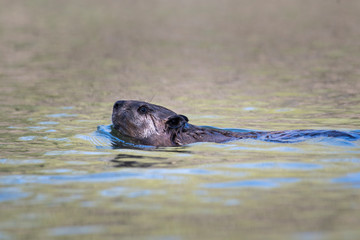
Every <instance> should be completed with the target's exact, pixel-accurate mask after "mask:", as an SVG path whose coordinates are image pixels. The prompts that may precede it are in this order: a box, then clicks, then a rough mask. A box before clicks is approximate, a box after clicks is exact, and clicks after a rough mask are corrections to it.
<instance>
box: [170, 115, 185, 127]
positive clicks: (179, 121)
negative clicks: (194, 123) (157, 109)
mask: <svg viewBox="0 0 360 240" xmlns="http://www.w3.org/2000/svg"><path fill="white" fill-rule="evenodd" d="M187 121H188V118H187V117H185V116H183V115H174V116H171V117H169V118H168V120H167V121H166V125H168V127H169V128H178V127H180V126H182V125H183V124H184V122H187Z"/></svg>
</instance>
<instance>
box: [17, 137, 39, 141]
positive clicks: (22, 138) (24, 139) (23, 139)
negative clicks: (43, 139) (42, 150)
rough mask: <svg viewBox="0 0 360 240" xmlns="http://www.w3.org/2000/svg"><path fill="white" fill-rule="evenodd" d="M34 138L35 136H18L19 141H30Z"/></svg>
mask: <svg viewBox="0 0 360 240" xmlns="http://www.w3.org/2000/svg"><path fill="white" fill-rule="evenodd" d="M35 138H37V137H36V136H24V137H19V140H21V141H32V140H34V139H35Z"/></svg>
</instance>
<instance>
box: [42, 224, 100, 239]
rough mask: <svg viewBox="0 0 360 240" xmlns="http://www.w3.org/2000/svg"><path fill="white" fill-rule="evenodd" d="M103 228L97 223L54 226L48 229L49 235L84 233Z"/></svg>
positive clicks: (94, 231)
mask: <svg viewBox="0 0 360 240" xmlns="http://www.w3.org/2000/svg"><path fill="white" fill-rule="evenodd" d="M103 231H104V228H103V227H102V226H99V225H88V226H72V227H68V226H66V227H56V228H51V229H49V235H51V236H67V235H84V234H94V233H100V232H103Z"/></svg>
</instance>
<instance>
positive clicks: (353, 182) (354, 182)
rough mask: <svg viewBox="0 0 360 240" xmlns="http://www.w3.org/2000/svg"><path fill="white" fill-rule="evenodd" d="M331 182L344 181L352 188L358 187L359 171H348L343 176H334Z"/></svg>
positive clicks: (359, 183) (359, 185)
mask: <svg viewBox="0 0 360 240" xmlns="http://www.w3.org/2000/svg"><path fill="white" fill-rule="evenodd" d="M332 182H335V183H346V184H349V185H350V186H351V187H353V188H360V172H357V173H350V174H347V175H346V176H344V177H339V178H334V179H333V180H332Z"/></svg>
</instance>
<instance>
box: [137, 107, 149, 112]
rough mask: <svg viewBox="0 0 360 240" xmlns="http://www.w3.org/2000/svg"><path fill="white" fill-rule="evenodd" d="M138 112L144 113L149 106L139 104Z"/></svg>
mask: <svg viewBox="0 0 360 240" xmlns="http://www.w3.org/2000/svg"><path fill="white" fill-rule="evenodd" d="M138 112H139V113H141V114H146V113H148V112H149V108H148V107H147V106H141V107H139V108H138Z"/></svg>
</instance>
